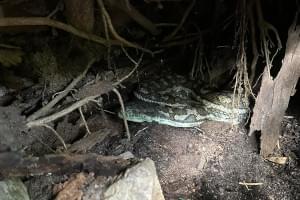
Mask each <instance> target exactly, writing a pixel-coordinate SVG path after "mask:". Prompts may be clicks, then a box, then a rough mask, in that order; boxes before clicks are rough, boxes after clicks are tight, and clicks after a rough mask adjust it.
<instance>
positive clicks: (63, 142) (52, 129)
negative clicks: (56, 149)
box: [38, 124, 67, 150]
mask: <svg viewBox="0 0 300 200" xmlns="http://www.w3.org/2000/svg"><path fill="white" fill-rule="evenodd" d="M38 126H43V127H45V128H48V129H49V130H51V131H52V132H53V133H54V135H55V136H56V137H57V138H58V139H59V141H60V142H61V143H62V145H63V146H64V149H65V150H67V145H66V143H65V141H64V139H63V138H62V137H61V136H60V135H59V134H58V133H57V132H56V131H55V130H54V128H52V127H51V126H49V125H47V124H40V125H38Z"/></svg>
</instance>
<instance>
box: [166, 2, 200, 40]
mask: <svg viewBox="0 0 300 200" xmlns="http://www.w3.org/2000/svg"><path fill="white" fill-rule="evenodd" d="M195 2H196V1H195V0H192V2H191V4H190V5H189V7H188V8H187V9H186V11H185V13H184V15H183V17H182V19H181V21H180V23H179V24H178V26H177V27H176V28H175V30H174V31H173V32H172V33H171V34H170V35H168V36H167V37H165V38H164V39H163V41H168V40H170V39H172V38H173V37H174V36H175V35H176V34H177V32H178V31H179V30H180V29H181V27H182V26H183V24H184V22H185V21H186V19H187V17H188V16H189V14H190V12H191V10H192V8H193V7H194V5H195Z"/></svg>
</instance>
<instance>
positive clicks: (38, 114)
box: [27, 59, 95, 121]
mask: <svg viewBox="0 0 300 200" xmlns="http://www.w3.org/2000/svg"><path fill="white" fill-rule="evenodd" d="M94 62H95V60H94V59H92V60H91V61H90V62H89V63H88V64H87V66H86V68H85V70H84V71H83V72H82V73H81V74H80V75H79V76H78V77H76V78H75V79H74V80H73V81H72V82H71V83H70V84H69V85H68V87H66V89H65V90H64V91H62V92H61V93H60V94H58V95H57V96H56V97H55V98H54V99H53V100H52V101H50V102H49V103H48V104H47V105H46V106H44V107H42V108H41V109H40V110H38V111H36V112H35V113H33V114H32V115H30V116H29V117H28V118H27V121H32V120H35V119H37V118H39V117H41V116H44V115H46V114H47V113H49V111H50V110H51V109H52V108H53V106H55V105H56V104H57V103H58V102H59V101H60V100H62V99H63V98H64V97H65V96H67V94H68V93H69V92H70V91H72V90H73V88H74V87H75V86H76V85H77V83H78V82H79V81H81V80H82V79H83V78H84V77H85V75H86V73H87V71H88V70H89V69H90V67H91V66H92V65H93V63H94Z"/></svg>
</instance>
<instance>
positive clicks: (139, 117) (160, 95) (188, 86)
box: [119, 75, 248, 127]
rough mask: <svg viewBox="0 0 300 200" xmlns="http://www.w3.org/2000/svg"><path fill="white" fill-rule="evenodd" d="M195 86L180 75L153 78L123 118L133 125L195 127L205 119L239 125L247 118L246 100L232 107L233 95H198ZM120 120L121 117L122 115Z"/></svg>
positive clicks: (225, 92)
mask: <svg viewBox="0 0 300 200" xmlns="http://www.w3.org/2000/svg"><path fill="white" fill-rule="evenodd" d="M195 85H196V84H194V83H193V82H191V81H188V80H187V79H186V78H185V77H183V76H180V75H166V76H163V77H152V79H151V80H149V81H144V82H143V83H141V84H140V86H139V87H138V89H137V90H136V91H135V92H134V96H135V98H136V99H135V100H134V101H131V102H129V103H127V104H125V115H126V118H127V120H129V121H133V122H157V123H159V124H166V125H170V126H175V127H194V126H198V125H200V124H201V123H203V122H204V121H207V120H212V121H221V122H229V123H232V124H239V123H241V122H243V121H244V120H245V118H246V117H247V113H248V101H247V100H246V99H242V100H240V101H239V102H236V105H237V106H233V100H234V99H235V100H236V99H237V98H233V97H234V95H233V94H232V92H229V91H222V92H211V93H207V94H204V95H198V94H197V93H196V92H195V91H196V89H197V87H195ZM119 117H123V114H122V113H121V112H119Z"/></svg>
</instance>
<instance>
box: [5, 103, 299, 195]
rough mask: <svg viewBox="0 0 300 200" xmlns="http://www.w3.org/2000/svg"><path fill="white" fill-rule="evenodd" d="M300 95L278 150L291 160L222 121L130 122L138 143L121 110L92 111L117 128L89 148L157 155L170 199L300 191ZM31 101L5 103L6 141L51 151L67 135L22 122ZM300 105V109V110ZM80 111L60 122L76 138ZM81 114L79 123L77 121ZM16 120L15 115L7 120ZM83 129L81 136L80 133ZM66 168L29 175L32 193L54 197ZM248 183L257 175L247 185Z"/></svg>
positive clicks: (96, 122) (92, 121) (98, 125)
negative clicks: (190, 124)
mask: <svg viewBox="0 0 300 200" xmlns="http://www.w3.org/2000/svg"><path fill="white" fill-rule="evenodd" d="M297 102H298V100H297V99H292V103H293V104H294V105H293V107H291V108H293V109H290V111H288V112H287V117H286V118H285V120H284V122H283V123H282V136H281V138H280V142H279V146H280V149H279V150H277V152H276V155H277V156H286V157H288V162H287V163H286V164H285V165H278V164H274V163H272V162H270V161H267V160H263V158H262V157H261V156H260V155H259V154H258V148H257V147H258V145H257V144H256V143H255V142H253V138H252V139H250V138H249V137H248V136H247V134H246V129H243V128H237V127H232V126H231V125H229V124H225V123H220V122H205V123H203V124H202V125H201V126H200V127H199V128H174V127H170V126H164V125H158V124H146V123H144V124H137V123H129V127H130V129H131V133H132V136H133V137H132V140H131V143H127V142H126V140H125V139H124V137H121V136H120V133H122V132H123V130H122V125H123V124H122V123H123V122H122V120H120V119H117V118H116V117H114V116H110V117H106V118H103V116H102V115H95V116H96V117H91V118H89V119H88V123H89V125H90V128H91V131H93V130H98V129H103V130H111V131H112V133H111V134H110V137H108V138H106V139H105V140H103V141H101V142H99V143H98V144H97V145H95V146H94V147H93V148H92V149H90V150H89V152H95V153H98V154H102V155H119V154H121V153H123V152H126V151H130V152H132V153H133V154H134V155H135V156H136V157H138V158H146V157H150V158H151V159H153V160H154V161H155V163H156V167H157V172H158V175H159V179H160V183H161V185H162V188H163V191H164V195H165V198H166V199H167V200H169V199H170V200H173V199H174V200H177V199H178V200H179V199H205V200H206V199H239V200H240V199H241V200H242V199H268V200H277V199H278V200H279V199H280V200H282V199H300V193H299V191H300V185H299V179H300V165H299V158H300V126H299V123H298V122H299V119H300V118H299V113H298V107H297V106H298V103H297ZM23 106H25V104H22V103H21V104H20V103H17V101H16V102H15V103H14V104H10V105H8V106H2V107H0V108H1V112H0V113H1V115H0V116H1V121H2V122H4V123H2V124H1V127H2V129H1V134H2V136H3V137H2V138H3V140H2V141H1V142H0V144H1V143H3V142H4V141H6V144H9V145H10V146H12V147H13V148H15V149H19V148H20V146H25V147H26V148H24V151H25V152H35V155H44V154H47V153H53V152H51V150H50V149H51V148H52V147H53V146H60V145H61V144H60V142H59V141H58V140H57V138H56V137H54V136H53V134H52V133H51V132H50V131H47V130H46V129H41V128H38V129H32V130H31V131H30V132H28V133H27V132H22V131H20V130H22V128H23V126H22V124H20V123H19V122H20V121H22V120H24V119H23V118H24V117H23V116H22V115H21V110H23ZM297 113H298V114H297ZM78 119H80V118H79V115H78V114H72V115H70V116H69V117H68V118H65V119H64V120H60V121H59V123H58V124H57V126H56V129H57V130H58V131H59V133H60V134H61V136H62V137H63V138H64V139H65V140H66V141H69V143H72V142H75V141H76V140H77V139H79V138H80V137H82V133H80V132H81V131H78V130H81V129H82V123H78V121H80V120H78ZM74 121H75V122H76V121H77V122H76V123H74ZM8 122H9V123H8ZM80 134H81V136H80ZM66 179H67V177H66V176H54V175H52V176H40V177H31V178H27V179H24V182H25V183H26V186H27V187H28V190H29V193H30V195H31V198H32V199H34V200H35V199H38V200H41V199H45V200H46V199H51V198H53V194H52V190H53V189H52V186H53V185H54V184H56V183H59V182H62V181H64V180H66ZM247 183H257V184H258V185H255V186H246V185H245V184H247Z"/></svg>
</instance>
